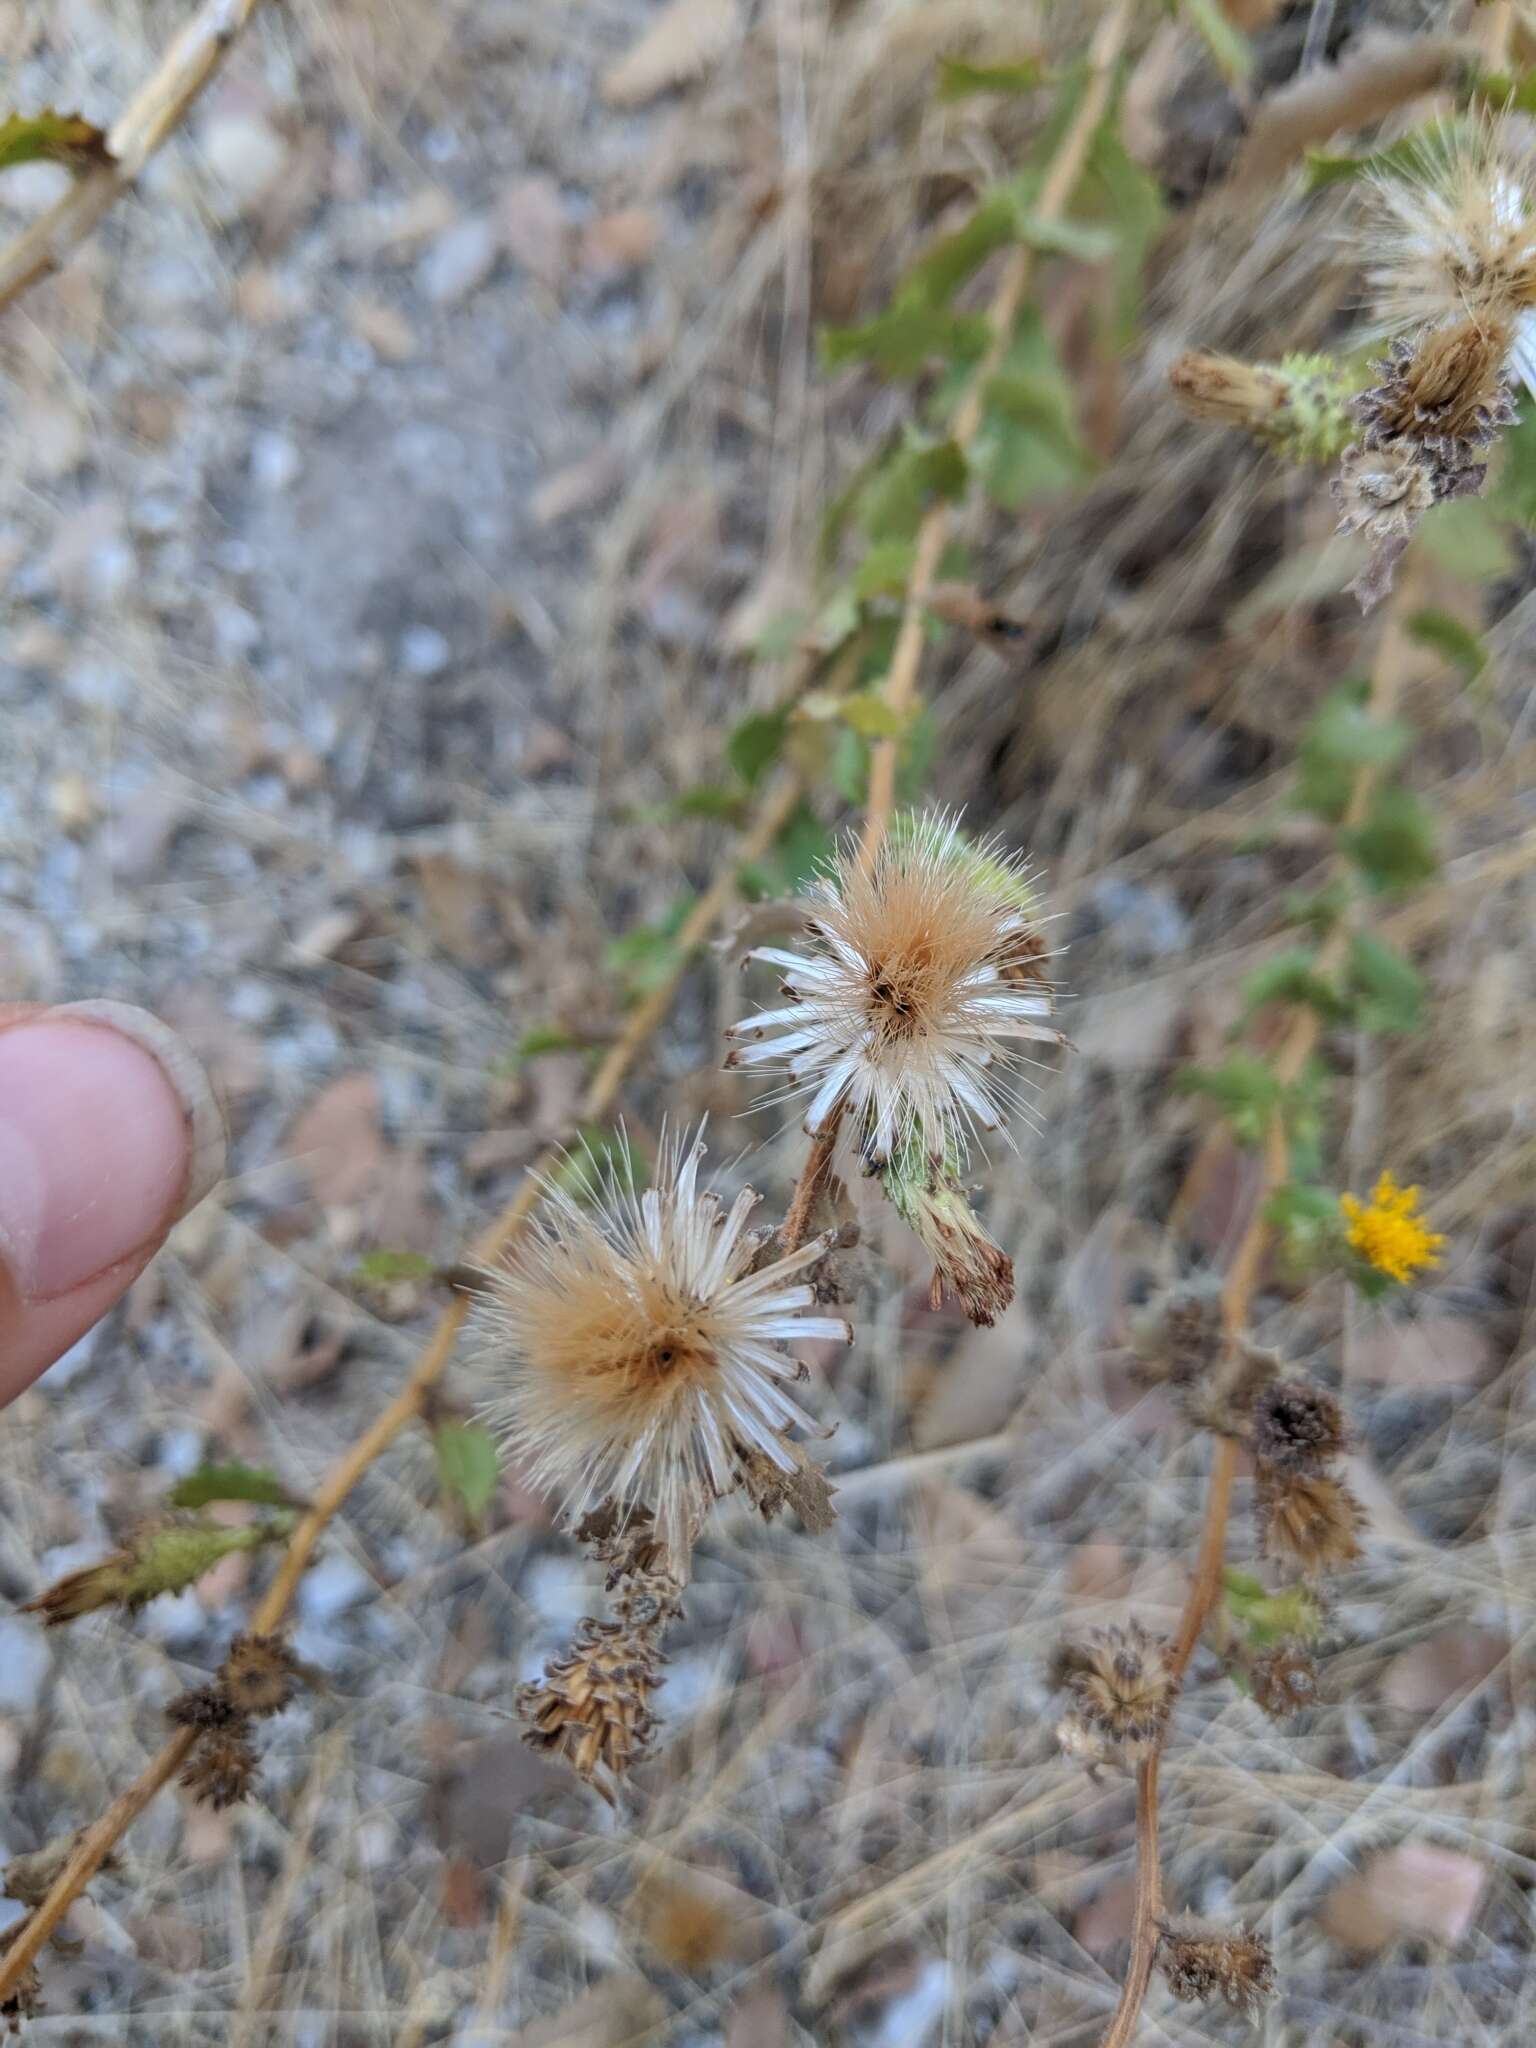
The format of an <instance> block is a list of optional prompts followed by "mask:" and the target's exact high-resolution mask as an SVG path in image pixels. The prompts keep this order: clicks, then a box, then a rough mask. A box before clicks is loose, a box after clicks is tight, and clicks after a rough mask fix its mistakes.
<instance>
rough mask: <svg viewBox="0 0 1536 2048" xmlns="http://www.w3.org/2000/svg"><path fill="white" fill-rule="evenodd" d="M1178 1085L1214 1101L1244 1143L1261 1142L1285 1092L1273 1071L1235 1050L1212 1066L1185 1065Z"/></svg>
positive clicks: (1250, 1056) (1244, 1053)
mask: <svg viewBox="0 0 1536 2048" xmlns="http://www.w3.org/2000/svg"><path fill="white" fill-rule="evenodd" d="M1178 1085H1179V1086H1180V1087H1181V1088H1183V1089H1185V1090H1186V1091H1187V1092H1188V1093H1190V1094H1192V1095H1205V1096H1208V1097H1209V1098H1210V1099H1211V1101H1213V1102H1215V1103H1217V1104H1218V1105H1219V1106H1220V1108H1221V1109H1222V1111H1223V1112H1224V1113H1225V1115H1226V1117H1227V1120H1228V1122H1229V1123H1230V1124H1231V1126H1232V1132H1233V1135H1234V1136H1235V1137H1236V1138H1237V1140H1238V1142H1239V1143H1240V1144H1243V1145H1258V1144H1262V1143H1263V1140H1264V1136H1265V1133H1266V1132H1267V1130H1268V1129H1269V1123H1270V1119H1271V1117H1272V1116H1273V1115H1274V1113H1275V1111H1276V1109H1277V1108H1278V1107H1279V1104H1280V1098H1281V1096H1282V1094H1283V1092H1284V1091H1283V1089H1282V1088H1281V1085H1280V1080H1279V1077H1278V1076H1277V1075H1276V1074H1275V1073H1274V1071H1273V1070H1272V1069H1271V1068H1270V1067H1268V1066H1266V1064H1265V1063H1264V1061H1263V1060H1261V1059H1259V1058H1258V1057H1257V1055H1255V1054H1254V1053H1249V1052H1235V1053H1233V1054H1231V1055H1230V1057H1229V1058H1227V1059H1225V1060H1223V1061H1222V1063H1221V1064H1220V1065H1219V1066H1215V1067H1187V1068H1186V1069H1185V1070H1184V1072H1183V1073H1182V1074H1180V1075H1179V1077H1178Z"/></svg>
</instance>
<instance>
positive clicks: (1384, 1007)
mask: <svg viewBox="0 0 1536 2048" xmlns="http://www.w3.org/2000/svg"><path fill="white" fill-rule="evenodd" d="M1349 989H1350V992H1351V994H1352V995H1353V997H1354V999H1355V1021H1356V1023H1357V1024H1358V1025H1359V1026H1360V1029H1361V1030H1362V1031H1383V1032H1404V1031H1414V1030H1416V1029H1417V1028H1418V1025H1419V1022H1420V1018H1421V1016H1422V1013H1423V1008H1424V980H1423V976H1422V975H1421V974H1420V973H1419V970H1418V969H1417V968H1416V967H1415V966H1414V964H1413V962H1412V961H1411V960H1409V959H1408V958H1407V957H1406V956H1405V955H1404V954H1402V953H1399V952H1398V950H1397V948H1396V947H1395V946H1391V945H1389V944H1388V943H1387V941H1386V940H1385V939H1380V938H1377V937H1376V935H1375V934H1374V933H1373V932H1356V933H1355V935H1354V937H1353V938H1352V939H1351V941H1350V948H1349Z"/></svg>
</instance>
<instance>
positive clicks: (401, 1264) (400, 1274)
mask: <svg viewBox="0 0 1536 2048" xmlns="http://www.w3.org/2000/svg"><path fill="white" fill-rule="evenodd" d="M519 1050H520V1051H521V1048H519ZM436 1270H437V1268H436V1267H435V1266H434V1264H433V1263H432V1261H431V1260H430V1259H429V1258H428V1257H427V1255H426V1253H425V1252H396V1251H372V1252H364V1254H363V1256H362V1257H361V1258H360V1259H359V1260H358V1262H357V1264H356V1265H355V1266H354V1267H353V1268H352V1277H353V1279H354V1280H360V1281H362V1282H363V1283H364V1284H365V1285H367V1286H370V1287H389V1286H392V1285H393V1284H394V1282H396V1281H397V1280H430V1279H431V1277H432V1275H433V1274H434V1273H435V1272H436Z"/></svg>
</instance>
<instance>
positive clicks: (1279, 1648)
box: [1248, 1642, 1318, 1721]
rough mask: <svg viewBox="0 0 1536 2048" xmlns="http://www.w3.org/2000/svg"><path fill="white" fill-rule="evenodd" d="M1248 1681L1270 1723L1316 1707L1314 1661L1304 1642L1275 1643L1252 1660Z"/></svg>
mask: <svg viewBox="0 0 1536 2048" xmlns="http://www.w3.org/2000/svg"><path fill="white" fill-rule="evenodd" d="M1248 1682H1249V1684H1250V1686H1251V1687H1252V1688H1253V1697H1254V1700H1255V1701H1256V1702H1257V1704H1258V1705H1259V1706H1260V1707H1262V1708H1263V1710H1264V1712H1265V1713H1266V1714H1268V1715H1269V1716H1270V1718H1271V1720H1275V1721H1283V1720H1284V1719H1285V1718H1286V1716H1287V1715H1288V1714H1299V1713H1301V1712H1302V1711H1303V1709H1304V1708H1307V1707H1313V1706H1316V1704H1317V1685H1318V1678H1317V1659H1316V1658H1315V1657H1314V1656H1313V1655H1312V1652H1311V1651H1310V1650H1309V1649H1308V1648H1307V1647H1306V1645H1305V1644H1304V1643H1297V1642H1284V1643H1276V1645H1275V1647H1274V1648H1273V1649H1272V1650H1266V1651H1265V1652H1264V1654H1263V1656H1261V1657H1258V1658H1256V1659H1255V1660H1254V1662H1253V1664H1252V1665H1251V1667H1250V1668H1249V1672H1248Z"/></svg>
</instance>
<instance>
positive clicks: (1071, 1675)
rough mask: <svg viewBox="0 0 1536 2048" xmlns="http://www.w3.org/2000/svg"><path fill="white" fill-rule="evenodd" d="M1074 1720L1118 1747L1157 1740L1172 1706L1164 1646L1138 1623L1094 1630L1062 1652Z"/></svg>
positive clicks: (1133, 1748)
mask: <svg viewBox="0 0 1536 2048" xmlns="http://www.w3.org/2000/svg"><path fill="white" fill-rule="evenodd" d="M1064 1662H1065V1664H1066V1666H1067V1675H1068V1682H1069V1684H1070V1687H1071V1691H1072V1695H1073V1698H1074V1700H1075V1702H1076V1707H1077V1715H1078V1718H1079V1719H1080V1720H1081V1721H1082V1722H1083V1723H1085V1724H1086V1726H1087V1727H1088V1728H1089V1729H1091V1730H1092V1731H1093V1732H1094V1733H1096V1734H1097V1735H1099V1736H1101V1737H1103V1739H1104V1740H1105V1741H1106V1742H1107V1743H1109V1744H1111V1745H1112V1746H1113V1747H1115V1748H1117V1749H1119V1750H1121V1751H1130V1752H1131V1753H1133V1754H1134V1753H1135V1752H1136V1751H1138V1750H1140V1749H1144V1748H1145V1747H1146V1746H1147V1745H1148V1744H1150V1743H1153V1742H1155V1741H1156V1740H1157V1738H1158V1736H1159V1735H1160V1734H1161V1733H1162V1730H1163V1724H1164V1722H1166V1720H1167V1719H1168V1716H1169V1714H1170V1713H1171V1712H1172V1710H1173V1699H1174V1692H1175V1690H1176V1685H1175V1680H1174V1676H1173V1673H1172V1671H1171V1670H1170V1668H1169V1664H1168V1644H1167V1641H1166V1639H1165V1638H1164V1637H1162V1636H1158V1635H1153V1634H1152V1633H1151V1631H1150V1630H1149V1629H1146V1628H1143V1626H1142V1625H1141V1623H1140V1622H1139V1621H1132V1622H1128V1623H1126V1624H1125V1625H1124V1626H1123V1627H1122V1626H1119V1625H1112V1626H1110V1627H1108V1628H1101V1629H1095V1630H1094V1632H1093V1634H1092V1635H1090V1636H1089V1637H1088V1638H1087V1639H1086V1640H1085V1641H1084V1642H1083V1643H1082V1644H1081V1645H1077V1646H1074V1647H1073V1648H1072V1649H1071V1650H1069V1651H1068V1652H1067V1653H1066V1656H1065V1659H1064Z"/></svg>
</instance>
